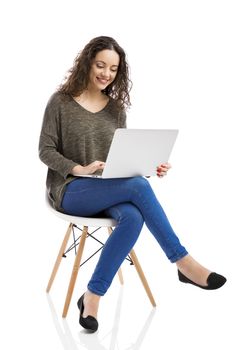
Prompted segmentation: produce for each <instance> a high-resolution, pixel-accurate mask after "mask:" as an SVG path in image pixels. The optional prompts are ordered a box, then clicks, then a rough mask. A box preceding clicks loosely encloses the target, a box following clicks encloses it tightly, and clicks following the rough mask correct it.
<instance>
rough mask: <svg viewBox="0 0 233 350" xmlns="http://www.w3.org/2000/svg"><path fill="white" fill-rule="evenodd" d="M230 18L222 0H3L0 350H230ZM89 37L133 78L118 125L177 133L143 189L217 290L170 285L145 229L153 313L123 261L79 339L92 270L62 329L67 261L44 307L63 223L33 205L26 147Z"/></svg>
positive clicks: (173, 281)
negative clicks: (162, 169)
mask: <svg viewBox="0 0 233 350" xmlns="http://www.w3.org/2000/svg"><path fill="white" fill-rule="evenodd" d="M232 18H233V5H232V1H225V0H221V1H215V0H212V1H208V0H202V1H199V0H196V1H189V0H186V1H185V0H183V1H181V0H179V1H176V0H167V1H166V0H165V1H155V0H154V1H146V0H145V1H143V2H142V1H127V0H118V1H111V0H108V1H107V0H106V1H105V0H104V1H94V0H93V1H77V0H76V1H75V0H57V1H53V0H46V1H45V0H43V1H27V0H22V1H10V0H9V1H7V2H5V3H3V2H2V3H1V5H0V33H1V34H0V35H1V44H0V45H1V54H0V59H1V65H0V77H1V84H0V89H1V91H0V92H1V138H0V147H1V148H0V149H1V238H0V239H1V254H0V263H1V265H0V266H1V287H0V291H1V308H0V317H1V342H3V343H4V345H2V346H1V348H3V349H13V348H14V349H15V348H24V349H29V348H30V349H34V350H37V349H56V350H58V349H66V350H67V349H92V350H98V349H120V350H126V349H154V348H159V349H168V348H170V347H173V348H177V349H186V348H188V349H197V348H201V349H202V348H203V349H204V348H208V349H210V348H211V349H220V348H222V349H231V348H232V336H231V333H230V332H231V327H232V326H231V325H232V311H233V308H232V289H233V288H232V244H231V242H232V239H231V236H232V228H233V227H232V226H233V225H232V195H233V191H232V178H233V173H232V169H233V168H232V150H233V141H232V128H231V125H230V122H231V119H232V112H233V104H232V93H233V64H232V62H233V45H232V43H233V21H232ZM99 35H109V36H113V37H114V38H115V39H116V40H117V41H118V42H119V44H120V45H121V46H122V47H123V48H124V49H125V51H126V52H127V56H128V61H129V63H130V67H131V78H132V80H133V83H134V85H133V90H132V93H131V96H132V104H133V105H132V108H131V110H130V111H129V113H128V127H142V128H167V127H168V128H179V130H180V133H179V137H178V139H177V143H176V145H175V148H174V151H173V153H172V157H171V163H172V165H173V168H172V170H171V171H170V173H169V175H168V176H167V177H166V178H165V179H163V180H160V179H152V180H150V181H151V184H152V186H153V188H154V189H155V192H156V194H157V195H158V197H159V199H160V201H161V203H162V205H163V206H164V208H165V210H166V212H167V215H168V217H169V218H170V221H171V223H172V224H173V226H174V228H175V230H176V232H177V233H178V235H179V237H180V239H181V240H182V242H183V243H184V244H185V245H186V247H187V249H188V250H189V251H190V253H191V254H192V255H193V256H194V257H196V258H197V259H198V260H199V261H200V262H202V263H203V264H205V265H206V266H207V267H209V268H210V269H212V270H215V271H216V272H219V273H222V274H225V275H226V276H227V278H228V282H227V284H226V285H225V286H224V288H222V289H220V290H218V291H215V292H206V291H203V290H198V289H197V288H194V287H192V286H186V285H181V284H180V283H179V282H178V280H177V276H176V269H175V266H174V265H171V264H170V263H169V262H168V261H167V260H166V258H165V257H164V255H163V253H162V252H161V250H160V248H159V247H158V245H157V243H156V242H155V241H154V239H153V237H152V236H151V235H150V233H149V232H148V231H147V229H146V228H144V230H143V232H142V234H141V236H140V238H139V240H138V242H137V244H136V247H135V249H136V251H137V252H138V256H139V257H140V260H141V262H142V265H143V268H144V270H145V273H146V275H147V277H148V280H149V283H150V285H151V289H152V290H153V292H154V294H155V298H156V301H157V303H158V307H157V309H156V311H155V312H152V313H151V307H150V304H149V303H148V301H147V300H146V295H144V291H143V289H142V287H141V286H140V282H139V281H138V278H137V276H136V274H135V272H134V271H132V269H133V267H130V266H128V264H127V263H124V272H125V286H124V288H123V289H122V288H119V286H118V285H119V283H118V281H117V279H116V281H115V280H114V282H113V285H112V287H111V288H110V290H109V292H108V293H107V295H106V296H105V298H103V301H102V303H101V308H100V313H99V321H100V325H101V326H100V330H99V332H98V333H97V334H94V335H92V336H90V335H88V336H87V335H85V334H84V333H83V332H82V331H81V328H80V326H79V325H78V312H77V310H76V306H75V300H76V299H77V297H78V296H79V295H81V293H83V291H84V290H85V285H86V283H87V281H88V278H89V277H90V274H91V272H92V270H93V267H94V264H95V262H90V263H89V265H88V266H86V267H84V268H83V270H82V271H81V272H80V276H79V281H78V284H77V286H76V287H77V290H75V293H74V298H73V300H72V303H71V307H70V311H69V314H68V317H67V320H66V321H62V318H61V309H62V305H63V300H64V296H65V292H66V287H67V282H68V276H69V273H70V269H71V265H70V264H69V262H68V260H67V262H66V264H65V263H63V264H64V265H65V267H63V268H61V271H60V273H59V274H58V276H57V280H56V283H55V284H54V289H53V290H52V291H51V298H53V299H51V300H50V299H48V300H47V299H46V295H45V286H46V283H47V279H48V277H49V273H50V270H51V268H52V264H53V262H54V259H55V256H56V254H57V251H58V247H59V244H60V241H61V239H62V235H63V233H64V230H65V228H66V224H65V223H64V222H60V220H59V219H57V218H55V217H51V214H50V213H49V212H48V211H47V210H46V208H45V204H44V184H45V176H46V167H45V166H44V165H43V164H42V163H41V162H40V161H39V160H38V154H37V147H38V139H39V133H40V127H41V122H42V117H43V112H44V108H45V105H46V103H47V100H48V98H49V97H50V95H51V94H52V93H53V92H54V90H55V89H56V87H57V86H58V85H59V84H60V83H61V81H62V79H63V77H64V75H65V73H66V71H67V70H68V69H69V68H70V67H71V66H72V63H73V59H74V57H75V56H76V54H77V53H78V52H79V51H80V50H81V49H82V48H83V46H84V45H85V44H86V43H87V42H88V41H89V40H90V39H92V38H93V37H95V36H99ZM71 260H72V259H71ZM71 260H69V261H70V263H71ZM66 269H67V270H66ZM48 302H49V303H48ZM121 303H122V304H121ZM51 305H54V309H52V306H51ZM51 316H52V317H51ZM119 317H120V321H119Z"/></svg>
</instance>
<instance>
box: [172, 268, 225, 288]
mask: <svg viewBox="0 0 233 350" xmlns="http://www.w3.org/2000/svg"><path fill="white" fill-rule="evenodd" d="M178 276H179V280H180V282H183V283H190V284H193V285H194V286H197V287H199V288H202V289H207V290H211V289H218V288H221V287H222V286H223V285H224V284H225V283H226V281H227V279H226V278H225V277H224V276H222V275H219V274H217V273H215V272H211V273H210V274H209V276H208V278H207V286H201V285H199V284H197V283H195V282H193V281H191V280H190V279H189V278H187V277H186V276H185V275H183V273H182V272H180V270H178Z"/></svg>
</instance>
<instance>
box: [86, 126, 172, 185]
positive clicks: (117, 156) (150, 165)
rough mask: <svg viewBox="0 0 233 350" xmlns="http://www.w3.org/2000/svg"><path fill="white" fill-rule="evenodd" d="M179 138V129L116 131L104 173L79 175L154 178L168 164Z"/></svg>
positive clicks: (105, 177) (108, 177) (104, 177)
mask: <svg viewBox="0 0 233 350" xmlns="http://www.w3.org/2000/svg"><path fill="white" fill-rule="evenodd" d="M177 135H178V130H177V129H116V130H115V133H114V136H113V139H112V143H111V146H110V149H109V153H108V156H107V160H106V162H105V167H104V169H103V172H102V174H101V175H99V174H98V175H97V174H95V173H94V174H91V175H79V176H82V177H94V178H102V179H110V178H124V177H135V176H155V175H156V167H157V166H158V165H160V164H163V163H166V162H168V160H169V157H170V155H171V152H172V149H173V146H174V143H175V141H176V138H177Z"/></svg>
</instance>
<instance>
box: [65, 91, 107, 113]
mask: <svg viewBox="0 0 233 350" xmlns="http://www.w3.org/2000/svg"><path fill="white" fill-rule="evenodd" d="M71 98H72V100H73V101H74V103H75V104H76V105H78V106H79V107H80V108H82V109H83V110H84V111H85V112H87V113H90V114H93V115H94V114H98V113H101V112H103V111H104V110H105V108H107V107H108V105H109V103H110V100H111V99H110V98H109V99H108V101H107V103H106V104H105V105H104V107H103V108H101V109H100V110H99V111H97V112H91V111H89V110H88V109H86V108H85V107H83V106H82V105H81V104H80V103H79V102H78V101H76V100H75V99H74V97H73V96H71Z"/></svg>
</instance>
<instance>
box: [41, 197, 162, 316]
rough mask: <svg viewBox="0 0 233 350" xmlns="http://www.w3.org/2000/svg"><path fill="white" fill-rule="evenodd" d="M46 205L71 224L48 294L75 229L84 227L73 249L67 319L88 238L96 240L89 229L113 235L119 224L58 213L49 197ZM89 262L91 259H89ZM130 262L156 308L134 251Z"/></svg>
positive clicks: (119, 271)
mask: <svg viewBox="0 0 233 350" xmlns="http://www.w3.org/2000/svg"><path fill="white" fill-rule="evenodd" d="M46 203H47V206H48V208H49V209H50V211H51V212H52V213H53V214H55V215H56V216H57V217H58V218H60V219H62V220H65V221H68V222H69V226H68V229H67V231H66V234H65V237H64V238H63V241H62V245H61V248H60V250H59V253H58V256H57V259H56V261H55V264H54V267H53V270H52V273H51V276H50V279H49V282H48V286H47V288H46V292H47V293H49V291H50V289H51V287H52V284H53V281H54V279H55V276H56V274H57V271H58V268H59V266H60V263H61V260H62V258H63V257H64V256H65V255H64V254H65V250H66V247H67V244H68V241H69V238H70V234H71V232H72V231H73V230H74V228H79V226H81V227H82V229H81V231H82V234H81V236H80V237H79V239H80V240H79V243H77V241H76V240H75V239H74V243H73V245H72V248H75V253H76V254H75V260H74V265H73V270H72V273H71V277H70V282H69V286H68V290H67V294H66V300H65V304H64V308H63V313H62V317H66V315H67V312H68V309H69V305H70V301H71V297H72V294H73V290H74V286H75V283H76V279H77V275H78V271H79V268H80V266H81V265H80V263H81V259H82V254H83V250H84V246H85V242H86V238H87V237H88V236H89V237H92V238H94V236H93V232H92V233H91V234H90V233H89V232H88V228H89V227H97V230H98V229H100V228H102V227H106V228H107V229H108V233H109V234H111V233H112V231H113V229H112V227H115V226H116V225H117V222H116V221H115V220H114V219H111V218H102V217H101V218H99V217H97V218H96V217H80V216H71V215H67V214H63V213H61V212H58V211H56V210H55V209H54V208H53V207H52V205H51V204H50V202H49V200H48V197H47V195H46ZM79 229H80V228H79ZM97 230H95V231H94V232H96V231H97ZM94 239H96V238H94ZM96 240H97V239H96ZM98 242H99V243H101V244H102V245H103V243H102V242H100V241H99V240H98ZM76 246H78V250H77V252H76ZM72 248H71V249H72ZM100 249H101V248H100ZM100 249H99V250H100ZM99 250H98V251H99ZM93 255H94V254H93ZM93 255H92V256H93ZM92 256H91V257H92ZM87 260H89V259H87ZM129 260H130V261H131V263H132V264H133V265H134V266H135V268H136V270H137V272H138V275H139V277H140V279H141V282H142V284H143V286H144V288H145V291H146V293H147V295H148V298H149V300H150V302H151V304H152V305H153V306H156V303H155V300H154V297H153V295H152V293H151V290H150V287H149V285H148V282H147V280H146V278H145V275H144V273H143V270H142V268H141V266H140V264H139V261H138V258H137V256H136V254H135V252H134V250H133V249H132V250H131V252H130V254H129ZM118 275H119V279H120V283H121V284H123V283H124V281H123V275H122V272H121V269H119V270H118Z"/></svg>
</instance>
